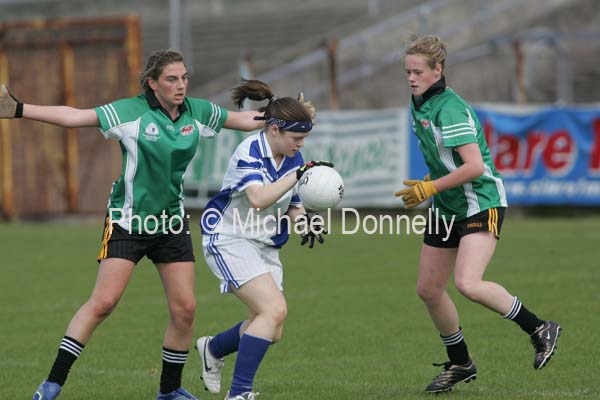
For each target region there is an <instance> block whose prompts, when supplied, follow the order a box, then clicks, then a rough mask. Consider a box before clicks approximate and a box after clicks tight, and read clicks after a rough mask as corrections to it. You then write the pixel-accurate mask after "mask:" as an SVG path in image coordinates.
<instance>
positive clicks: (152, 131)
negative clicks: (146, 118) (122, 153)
mask: <svg viewBox="0 0 600 400" xmlns="http://www.w3.org/2000/svg"><path fill="white" fill-rule="evenodd" d="M158 133H159V132H158V127H157V126H156V124H155V123H154V122H150V123H149V124H148V126H146V131H145V133H144V138H145V139H146V140H149V141H151V142H156V141H157V140H158V139H160V135H159V134H158Z"/></svg>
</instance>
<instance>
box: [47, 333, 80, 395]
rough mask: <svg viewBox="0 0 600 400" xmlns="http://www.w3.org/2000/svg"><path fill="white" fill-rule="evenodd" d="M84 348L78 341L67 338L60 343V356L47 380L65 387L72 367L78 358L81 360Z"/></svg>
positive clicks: (57, 357)
mask: <svg viewBox="0 0 600 400" xmlns="http://www.w3.org/2000/svg"><path fill="white" fill-rule="evenodd" d="M84 347H85V346H84V345H83V344H81V343H79V342H78V341H77V340H75V339H73V338H71V337H68V336H65V337H64V338H63V339H62V341H61V342H60V346H59V348H58V355H57V356H56V360H54V364H53V365H52V369H51V370H50V374H49V375H48V379H46V380H47V381H49V382H54V383H58V384H59V385H60V386H63V385H64V384H65V381H66V380H67V376H68V375H69V371H70V370H71V366H72V365H73V363H74V362H75V361H76V360H77V358H79V355H80V354H81V352H82V351H83V348H84Z"/></svg>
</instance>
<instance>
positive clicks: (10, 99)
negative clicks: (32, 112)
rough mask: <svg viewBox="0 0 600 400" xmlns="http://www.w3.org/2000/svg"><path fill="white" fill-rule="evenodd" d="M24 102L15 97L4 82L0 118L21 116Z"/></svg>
mask: <svg viewBox="0 0 600 400" xmlns="http://www.w3.org/2000/svg"><path fill="white" fill-rule="evenodd" d="M22 116H23V103H21V102H20V101H19V100H17V99H16V98H15V96H13V95H12V94H11V93H10V92H9V91H8V88H7V87H6V85H5V84H4V83H3V84H2V85H1V86H0V118H21V117H22Z"/></svg>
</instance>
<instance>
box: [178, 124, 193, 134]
mask: <svg viewBox="0 0 600 400" xmlns="http://www.w3.org/2000/svg"><path fill="white" fill-rule="evenodd" d="M180 132H181V135H182V136H188V135H191V134H192V133H193V132H194V125H186V126H182V127H181V130H180Z"/></svg>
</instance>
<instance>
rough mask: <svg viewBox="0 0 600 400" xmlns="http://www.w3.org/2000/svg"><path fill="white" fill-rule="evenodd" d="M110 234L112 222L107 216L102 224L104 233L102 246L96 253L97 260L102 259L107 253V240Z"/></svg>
mask: <svg viewBox="0 0 600 400" xmlns="http://www.w3.org/2000/svg"><path fill="white" fill-rule="evenodd" d="M111 235H112V224H111V221H110V219H109V217H106V222H105V224H104V234H103V235H102V247H101V248H100V252H99V253H98V257H96V258H97V259H98V260H103V259H105V258H106V256H107V255H108V241H109V240H110V236H111Z"/></svg>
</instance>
